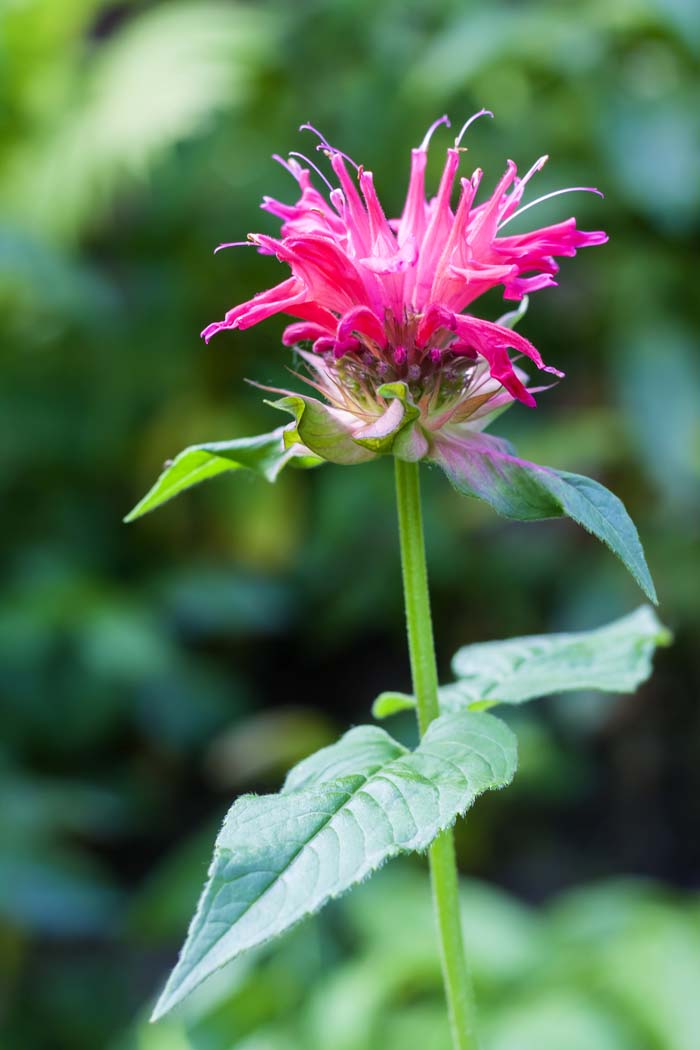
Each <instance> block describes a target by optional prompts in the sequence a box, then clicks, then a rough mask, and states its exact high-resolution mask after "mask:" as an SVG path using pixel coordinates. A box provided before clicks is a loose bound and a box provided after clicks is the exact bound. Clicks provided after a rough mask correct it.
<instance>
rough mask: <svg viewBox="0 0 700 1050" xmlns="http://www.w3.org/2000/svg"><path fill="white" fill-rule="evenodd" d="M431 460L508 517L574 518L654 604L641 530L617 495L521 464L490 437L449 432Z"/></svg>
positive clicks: (574, 476) (440, 439) (438, 442)
mask: <svg viewBox="0 0 700 1050" xmlns="http://www.w3.org/2000/svg"><path fill="white" fill-rule="evenodd" d="M431 458H432V459H433V460H434V462H436V463H437V464H438V465H439V466H440V467H442V469H443V470H444V472H445V474H446V475H447V477H448V478H449V480H450V482H451V483H452V485H453V486H454V487H455V488H456V489H457V491H458V492H461V493H462V495H465V496H474V497H476V498H477V499H482V500H484V501H485V502H486V503H489V504H490V505H491V506H492V507H493V508H494V510H496V511H497V512H498V513H499V514H502V515H503V516H504V517H506V518H515V519H517V520H518V521H538V520H541V519H543V518H560V517H563V516H568V517H569V518H572V519H573V520H574V521H576V522H578V524H579V525H583V527H584V528H585V529H587V530H588V532H591V533H592V534H593V535H594V536H597V538H598V539H599V540H602V541H603V543H605V544H606V545H607V546H608V547H609V548H610V550H611V551H612V552H613V554H616V555H617V557H618V558H619V559H620V561H621V562H622V563H623V565H625V567H626V568H627V569H628V570H629V571H630V573H631V574H632V576H633V577H634V579H635V580H636V581H637V583H638V584H639V586H640V587H641V588H642V590H643V591H644V593H645V594H646V595H647V597H648V598H650V599H651V601H653V602H656V600H657V599H656V591H655V589H654V584H653V582H652V579H651V576H650V574H649V569H648V567H647V563H646V560H645V558H644V551H643V550H642V545H641V543H640V542H639V536H638V534H637V530H636V528H635V526H634V523H633V522H632V519H631V518H630V516H629V514H628V513H627V511H626V510H625V507H624V504H623V503H622V501H621V500H619V499H618V498H617V496H615V495H613V493H612V492H610V491H609V490H608V489H606V488H605V487H604V486H603V485H601V484H600V483H599V482H597V481H593V480H592V479H591V478H586V477H583V476H582V475H580V474H570V473H569V472H568V471H563V470H552V469H551V468H550V467H540V466H538V465H537V464H536V463H529V462H528V461H527V460H523V459H518V458H517V456H515V455H514V453H513V450H512V449H511V448H510V446H509V445H508V444H507V443H506V442H505V441H502V440H500V439H498V438H494V437H491V436H489V435H486V434H476V433H469V432H464V431H463V432H462V433H456V432H447V431H445V432H443V433H442V434H440V435H439V437H438V438H437V439H436V441H435V447H434V449H433V451H432V453H431Z"/></svg>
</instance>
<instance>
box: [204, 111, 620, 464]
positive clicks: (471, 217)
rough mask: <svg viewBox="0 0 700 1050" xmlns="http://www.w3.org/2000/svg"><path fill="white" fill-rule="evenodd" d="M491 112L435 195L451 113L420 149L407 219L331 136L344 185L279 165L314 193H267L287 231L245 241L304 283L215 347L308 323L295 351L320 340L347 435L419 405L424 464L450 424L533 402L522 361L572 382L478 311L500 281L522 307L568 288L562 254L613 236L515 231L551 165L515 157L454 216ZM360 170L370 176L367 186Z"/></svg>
mask: <svg viewBox="0 0 700 1050" xmlns="http://www.w3.org/2000/svg"><path fill="white" fill-rule="evenodd" d="M485 112H486V111H484V110H482V111H481V112H480V113H477V114H475V116H474V117H472V118H471V120H469V121H467V123H466V124H465V125H464V127H463V128H462V130H461V132H460V134H459V135H458V137H457V139H456V141H455V145H454V147H452V148H450V149H448V150H447V155H446V159H445V166H444V170H443V173H442V178H441V179H440V183H439V187H438V190H437V193H436V195H435V196H434V197H433V198H432V199H428V198H427V197H426V192H425V169H426V162H427V156H428V145H429V142H430V138H431V136H432V134H433V132H434V131H435V129H436V128H437V127H438V126H439V125H440V124H442V123H449V122H448V121H447V118H446V117H443V118H441V119H440V120H438V121H436V122H435V124H433V126H432V127H431V128H430V129H429V131H428V133H427V135H426V136H425V139H424V140H423V142H422V144H421V145H420V146H419V148H418V149H414V150H413V151H412V157H411V172H410V178H409V185H408V193H407V196H406V202H405V205H404V208H403V212H402V214H401V217H400V218H399V219H387V218H386V216H385V213H384V211H383V209H382V206H381V204H380V202H379V198H378V196H377V193H376V190H375V187H374V179H373V175H372V173H371V172H369V171H365V170H364V169H363V168H362V167H357V166H356V165H354V162H352V161H350V159H349V158H348V157H346V155H345V154H343V153H341V152H340V151H339V150H337V149H334V148H333V147H332V146H330V144H329V143H328V142H327V141H326V140H325V139H324V138H323V136H321V135H319V138H320V140H321V142H320V145H319V146H318V147H317V148H319V149H321V150H323V151H324V152H325V153H326V154H327V156H328V159H329V161H330V166H331V168H332V171H333V174H334V176H335V179H336V180H337V186H336V187H335V188H334V187H332V186H331V184H330V182H327V180H326V179H325V176H324V175H323V174H322V173H321V172H320V171H319V169H318V168H316V166H315V165H313V164H312V162H311V161H308V160H307V161H306V165H307V166H304V165H302V164H300V163H299V161H298V160H297V159H295V156H301V155H300V154H296V155H295V156H292V157H290V159H289V160H288V161H282V160H281V158H276V159H278V160H280V161H281V163H283V164H284V165H285V167H286V168H287V169H288V171H289V172H290V173H291V174H292V175H293V177H294V178H295V179H296V181H297V182H298V184H299V188H300V191H301V195H300V197H299V200H298V201H297V202H296V204H292V205H289V204H283V203H281V202H280V201H277V200H274V199H273V198H271V197H265V198H264V200H263V204H262V207H263V208H264V209H265V210H266V211H268V212H271V213H272V214H273V215H275V216H277V217H278V218H279V219H281V220H282V229H281V234H280V236H279V237H271V236H268V235H267V234H262V233H253V234H250V235H249V239H248V242H244V243H252V244H254V245H256V246H257V248H258V250H259V251H260V252H262V253H264V254H274V255H276V256H277V258H278V259H279V260H280V261H281V262H284V263H286V264H287V265H288V266H289V268H290V270H291V277H289V278H288V279H287V280H285V281H282V283H281V284H278V285H276V286H275V287H274V288H271V289H269V290H267V291H265V292H261V293H259V294H258V295H256V296H255V297H254V298H253V299H251V300H250V301H248V302H245V303H242V304H241V305H239V306H236V307H234V308H233V309H232V310H229V312H228V313H227V314H226V317H225V318H224V320H223V321H219V322H215V323H213V324H210V325H208V326H207V328H205V329H204V332H203V333H202V334H203V336H204V338H205V339H206V340H207V341H208V340H209V339H210V338H211V337H212V336H213V335H215V334H216V333H218V332H220V331H223V330H225V329H236V328H238V329H245V328H250V327H251V326H252V325H255V324H258V323H259V322H260V321H263V320H265V319H266V318H268V317H270V316H272V315H274V314H278V313H284V314H289V315H291V316H292V317H294V318H295V321H294V323H292V324H290V325H289V326H288V327H287V328H286V329H285V331H284V334H283V337H282V338H283V342H284V343H285V344H286V345H287V346H298V345H299V344H302V345H304V344H305V345H306V347H307V349H306V350H305V351H304V352H303V358H304V360H305V362H306V364H307V366H308V367H309V371H310V379H309V382H311V384H312V385H313V386H315V387H316V388H317V389H319V390H320V392H321V393H322V394H323V395H324V397H325V399H326V401H327V402H328V403H329V405H330V406H331V407H332V408H333V409H334V410H335V412H336V415H335V416H334V418H335V421H336V422H338V423H340V424H342V428H343V429H344V430H345V432H346V433H349V434H351V435H354V436H355V437H359V440H360V442H362V441H363V440H364V438H365V437H366V436H367V431H368V430H369V432H370V434H373V433H374V432H375V431H377V432H382V433H383V432H384V430H386V426H387V425H389V424H390V423H391V422H393V421H395V420H396V419H398V418H399V416H401V417H402V418H404V417H405V409H406V406H407V405H409V404H410V405H412V406H413V407H414V409H415V413H414V416H413V418H414V419H415V420H416V421H417V426H416V428H414V440H413V441H412V442H411V443H410V451H409V446H406V448H405V449H404V452H405V453H406V454H407V455H410V457H411V458H414V457H415V458H421V457H422V456H423V455H426V454H428V452H429V450H430V447H431V436H432V435H433V434H435V433H436V432H439V431H441V430H442V428H444V427H446V426H448V425H451V426H455V425H457V424H465V423H468V424H469V426H470V427H474V425H476V428H477V429H481V428H482V427H483V425H484V423H485V419H486V417H487V416H488V417H490V416H491V415H492V414H493V412H494V411H495V410H500V409H502V408H503V407H504V405H507V404H510V403H512V401H513V400H515V399H517V400H518V401H521V402H523V403H524V404H526V405H529V406H533V405H534V404H535V399H534V397H533V394H532V393H531V392H530V391H529V390H528V389H527V388H526V386H525V383H526V381H527V380H526V376H525V374H524V373H523V372H522V371H521V370H520V369H519V368H517V367H516V366H515V365H514V363H513V361H512V359H511V352H512V353H514V354H516V355H519V356H524V357H526V358H529V359H530V360H531V361H532V362H534V364H535V365H536V366H537V368H538V369H541V370H543V371H544V372H549V373H552V374H553V375H555V376H561V375H562V373H561V372H560V371H558V369H556V368H554V367H552V366H549V365H545V363H544V361H543V360H542V357H541V355H540V353H539V352H538V350H537V349H536V348H535V347H534V346H533V345H532V343H531V342H529V341H528V340H527V339H525V338H524V337H523V336H522V335H519V334H517V333H515V332H514V331H512V330H511V329H510V328H509V327H506V326H505V325H504V324H499V323H494V322H492V321H489V320H485V319H483V318H480V317H477V316H475V315H474V314H473V313H471V309H470V308H471V307H472V304H473V303H474V301H475V300H476V299H478V297H479V296H481V295H483V293H484V292H486V291H488V290H489V289H491V288H494V287H496V286H498V285H501V286H502V287H503V295H504V298H506V299H512V300H516V301H517V300H522V299H523V297H524V296H526V294H529V293H531V292H534V291H538V290H539V289H542V288H546V287H548V286H550V285H553V284H555V283H556V282H555V280H554V276H555V274H556V273H557V270H558V266H557V263H556V261H555V260H556V257H557V256H569V255H575V254H576V250H577V249H578V248H580V247H584V246H587V245H594V244H602V243H603V242H604V241H605V240H607V238H606V235H605V234H604V233H602V232H600V231H596V232H592V233H590V232H584V231H582V230H579V229H578V228H577V226H576V221H575V219H573V218H571V219H567V220H566V221H564V222H560V223H557V224H556V225H553V226H547V227H543V228H540V229H537V230H534V231H532V232H530V233H524V234H508V233H507V232H504V228H505V227H507V225H508V224H509V223H510V221H511V220H512V219H513V218H515V217H516V215H518V214H519V213H520V212H522V211H524V210H527V208H529V207H531V206H532V204H526V205H524V206H523V205H522V199H523V194H524V191H525V188H526V186H527V184H528V182H529V181H530V179H531V177H532V176H533V175H534V174H535V173H536V172H537V171H539V170H540V169H541V167H542V166H543V164H544V162H545V161H546V159H547V158H546V157H541V158H540V159H539V160H538V161H537V162H536V163H535V164H534V165H533V166H532V168H530V170H529V171H528V172H527V174H526V175H524V176H523V177H522V178H519V177H518V175H517V169H516V166H515V164H513V162H512V161H509V162H508V165H507V168H506V172H505V174H504V175H503V177H502V178H501V180H500V182H499V183H498V185H497V186H496V188H495V189H494V190H493V192H492V193H491V195H490V196H489V197H487V198H485V199H484V200H483V201H481V202H477V195H478V190H479V186H480V182H481V178H482V172H481V170H480V169H477V170H476V171H475V172H474V173H473V175H472V176H471V178H461V179H460V189H459V196H458V200H457V204H456V207H455V208H454V209H453V207H452V198H453V196H454V195H455V182H456V178H457V173H458V169H459V165H460V161H461V156H462V153H463V148H462V147H461V146H460V143H461V140H462V137H463V135H464V133H465V131H466V130H467V128H468V127H469V125H470V124H471V123H472V121H473V120H475V119H476V118H477V117H479V116H482V115H483V114H484V113H485ZM304 127H306V128H309V129H310V130H312V131H315V129H313V128H310V125H304ZM315 133H316V134H317V135H318V134H319V133H318V132H315ZM302 159H304V160H306V158H302ZM349 165H350V166H351V167H354V168H356V173H355V176H354V177H353V175H351V173H350V171H349V170H348V166H349ZM312 168H313V169H314V171H316V173H317V174H318V175H319V176H320V177H321V179H323V180H324V181H326V182H327V186H328V194H327V196H325V195H324V194H323V193H321V192H320V191H319V189H317V188H316V186H314V184H313V181H312V171H311V169H312ZM574 188H575V189H584V188H587V187H574ZM558 192H567V191H558ZM593 192H598V191H597V190H594V191H593ZM547 196H551V194H548V195H547ZM532 203H533V204H534V203H538V202H537V201H535V202H532ZM229 246H230V245H221V246H220V247H229ZM467 311H469V312H467ZM309 347H310V350H309V349H308V348H309ZM397 397H398V398H399V400H400V401H401V402H402V404H403V406H404V407H403V409H399V407H398V406H394V408H393V410H392V416H391V418H389V419H384V425H383V424H382V423H379V422H378V420H379V419H382V418H384V417H385V416H386V412H387V405H388V402H389V401H391V400H392V399H395V398H397ZM307 401H308V399H307ZM285 407H290V405H289V404H287V405H286V406H285ZM377 428H378V430H377ZM388 436H389V434H388V433H387V434H384V437H388ZM370 440H371V438H370ZM382 450H387V449H386V448H384V449H382ZM392 450H393V451H396V450H395V449H392ZM375 451H376V450H375ZM399 454H401V453H400V452H399ZM343 461H346V460H343Z"/></svg>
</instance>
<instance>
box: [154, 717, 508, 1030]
mask: <svg viewBox="0 0 700 1050" xmlns="http://www.w3.org/2000/svg"><path fill="white" fill-rule="evenodd" d="M516 764H517V752H516V741H515V737H514V736H513V733H512V732H511V731H510V729H509V728H508V727H507V726H506V725H505V724H504V723H503V722H501V721H500V720H499V719H497V718H494V717H493V716H492V715H488V714H483V713H477V712H471V711H463V712H460V713H457V714H452V715H444V716H442V717H440V718H438V719H436V720H435V721H434V722H433V723H432V725H431V726H430V727H429V729H428V731H427V733H426V734H425V736H424V737H423V739H422V741H421V743H420V744H419V745H418V747H417V748H416V750H415V751H408V750H407V749H406V748H405V747H403V746H402V745H401V744H399V743H397V741H395V740H394V739H392V737H390V736H389V735H388V733H386V732H385V731H384V730H383V729H380V728H379V727H377V726H360V727H358V728H356V729H351V730H350V731H349V732H348V733H346V734H345V735H344V736H343V737H342V738H341V739H340V740H339V741H338V742H337V743H336V744H333V745H331V746H330V747H327V748H324V749H323V750H321V751H319V752H317V753H316V754H314V755H312V756H311V757H310V758H307V759H305V760H304V761H303V762H301V763H300V764H299V765H297V766H296V767H295V768H294V769H292V771H291V772H290V773H289V775H288V777H287V781H286V783H285V785H284V787H283V789H282V791H281V792H280V793H279V794H276V795H264V796H254V795H246V796H243V797H242V798H240V799H238V801H237V802H235V803H234V805H233V806H232V808H231V810H230V811H229V814H228V816H227V817H226V820H225V822H224V825H223V828H222V830H221V832H220V834H219V837H218V839H217V842H216V846H215V849H214V858H213V861H212V864H211V868H210V870H209V878H208V881H207V884H206V886H205V888H204V892H203V894H202V897H201V900H200V902H199V906H198V908H197V912H196V914H195V916H194V919H193V921H192V924H191V926H190V930H189V933H188V935H187V940H186V942H185V945H184V948H183V950H182V953H181V955H180V958H179V961H178V963H177V965H176V967H175V969H174V970H173V972H172V974H171V976H170V979H169V980H168V983H167V985H166V987H165V989H164V991H163V993H162V995H161V997H160V999H159V1001H158V1003H157V1005H156V1008H155V1011H154V1015H153V1017H154V1019H156V1018H158V1017H160V1016H162V1015H163V1014H164V1013H166V1012H167V1011H168V1010H170V1009H171V1007H173V1006H174V1005H175V1004H176V1003H178V1002H179V1001H180V1000H181V999H183V998H184V997H185V996H186V995H187V994H188V993H189V992H190V991H192V989H193V988H195V987H196V986H197V985H198V984H199V983H200V982H201V981H202V980H204V979H205V978H206V977H208V976H209V975H210V974H211V973H213V972H214V971H215V970H217V969H219V967H221V966H223V965H224V964H225V963H227V962H229V961H230V960H231V959H233V958H235V957H236V956H237V955H239V954H240V953H241V952H243V951H246V950H247V949H250V948H253V947H255V946H256V945H259V944H262V943H263V942H265V941H267V940H269V939H270V938H271V937H275V936H277V935H278V934H280V933H282V932H284V931H285V930H287V929H289V927H291V926H292V925H294V924H295V923H296V922H298V921H299V920H300V919H302V918H304V917H305V916H307V915H309V914H311V913H312V912H315V911H317V910H318V909H319V908H320V907H321V906H322V905H323V904H324V903H325V902H326V901H328V900H329V899H330V898H332V897H336V896H338V895H339V894H340V893H342V892H343V891H344V890H346V889H348V888H349V887H350V886H352V885H354V884H355V883H357V882H359V881H360V880H361V879H363V878H364V877H365V876H367V875H369V874H370V873H371V872H373V871H375V870H376V869H377V868H378V867H379V866H380V865H381V864H383V863H384V861H386V860H388V859H389V858H390V857H393V856H395V855H396V854H398V853H402V852H407V851H414V850H424V849H426V848H427V847H428V845H429V844H430V842H431V841H432V840H433V839H434V838H435V836H436V835H437V834H438V833H439V832H440V831H442V830H444V829H445V828H447V827H449V826H450V825H451V824H452V823H453V822H454V820H455V819H456V818H457V816H459V815H460V814H461V813H464V811H465V810H466V809H467V808H468V807H469V806H470V805H471V804H472V803H473V802H474V800H475V799H476V798H477V796H478V795H480V794H482V793H483V792H484V791H487V790H489V789H491V788H500V787H504V786H505V785H506V784H508V783H510V781H511V780H512V778H513V776H514V774H515V769H516Z"/></svg>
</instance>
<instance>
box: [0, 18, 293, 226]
mask: <svg viewBox="0 0 700 1050" xmlns="http://www.w3.org/2000/svg"><path fill="white" fill-rule="evenodd" d="M36 6H38V7H44V8H46V7H48V4H46V3H44V4H38V5H36ZM87 6H88V12H87V13H89V7H90V6H92V7H97V6H98V5H97V4H94V3H93V4H90V5H87ZM20 12H21V9H20ZM5 18H6V20H7V21H8V22H9V29H10V32H11V31H12V29H13V23H15V22H21V18H22V15H21V13H20V14H19V16H18V15H17V14H14V13H13V12H12V11H10V12H9V13H8V14H7V15H6V16H5ZM57 28H58V27H57ZM273 39H274V24H273V23H272V21H271V20H270V19H269V18H268V17H266V15H265V13H264V12H262V11H256V10H254V9H252V8H247V7H244V6H239V5H236V6H235V7H232V6H231V5H229V4H224V3H218V2H216V0H214V2H205V3H191V2H189V0H179V2H176V3H173V4H161V5H159V6H157V7H155V8H153V9H151V10H146V11H144V12H143V14H142V15H141V16H140V17H139V18H135V19H130V20H128V21H127V22H126V24H125V25H124V27H123V28H122V29H120V30H119V31H118V32H116V33H115V34H113V35H112V36H111V37H110V38H109V39H108V40H107V41H106V43H105V44H104V45H103V46H102V47H100V48H97V49H94V50H89V49H87V48H80V49H79V53H78V56H76V57H79V59H80V61H78V62H76V63H75V65H73V66H72V67H71V66H67V65H66V63H65V62H64V61H63V56H62V54H61V53H60V52H58V51H57V52H54V53H51V54H50V61H51V62H52V64H53V68H51V67H49V68H48V69H47V68H45V69H42V70H40V76H41V81H40V84H39V86H38V88H35V93H36V94H37V95H38V96H39V98H40V100H41V109H42V112H41V119H40V120H37V121H36V126H35V127H34V128H32V129H31V131H30V133H29V134H28V135H27V137H26V140H25V141H24V142H23V143H22V146H21V148H19V149H18V150H17V152H16V154H15V155H14V156H13V157H12V158H11V163H10V164H9V166H8V168H7V170H6V172H5V178H4V180H2V183H0V189H1V190H2V193H3V196H4V197H5V199H6V201H7V202H9V203H10V204H11V205H13V206H14V209H15V217H17V216H18V215H19V216H21V217H22V218H23V219H24V220H25V221H26V222H27V223H28V224H29V225H31V226H32V227H34V228H39V229H41V230H43V231H48V232H50V233H51V235H52V236H54V237H56V238H59V239H65V238H69V239H72V238H74V237H76V236H77V235H79V234H80V232H81V231H82V230H84V229H85V228H90V227H92V226H94V224H95V221H96V219H98V218H101V217H102V216H104V215H105V214H108V213H109V210H110V208H111V207H113V204H114V200H115V197H116V195H117V193H118V192H123V187H124V184H125V183H128V182H129V181H131V180H134V179H137V180H138V179H143V178H144V176H145V175H146V174H147V173H149V172H150V170H151V169H152V168H153V167H154V166H155V164H156V163H157V162H158V161H159V160H160V159H161V158H162V157H163V155H164V153H166V152H167V151H168V150H170V149H172V148H173V146H175V145H177V144H178V143H180V142H182V141H183V140H185V139H187V138H189V137H191V136H192V135H193V134H196V133H197V132H199V131H200V129H201V128H202V127H203V126H205V125H206V123H207V122H208V121H209V120H211V118H212V117H213V116H214V114H216V113H217V112H218V111H220V110H222V109H224V108H225V109H228V108H230V106H231V105H232V103H238V104H240V103H241V102H243V101H244V100H245V99H246V97H247V95H248V92H249V84H250V79H251V73H252V72H254V71H255V70H256V68H257V67H258V66H259V64H260V62H261V61H262V60H263V58H264V55H265V52H266V51H267V50H268V49H269V47H270V46H271V44H272V42H273ZM80 52H83V53H82V54H80ZM52 74H53V79H54V81H55V80H56V79H58V81H59V84H60V89H59V90H53V91H50V86H51V80H52ZM28 205H30V209H29V210H28V209H27V206H28Z"/></svg>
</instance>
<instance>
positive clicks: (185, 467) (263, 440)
mask: <svg viewBox="0 0 700 1050" xmlns="http://www.w3.org/2000/svg"><path fill="white" fill-rule="evenodd" d="M294 459H296V460H298V461H299V460H301V462H302V463H303V464H304V465H305V466H313V465H315V463H316V462H320V461H319V460H314V457H312V456H309V455H308V453H307V452H306V451H305V450H303V449H300V448H299V446H298V445H294V444H291V445H289V446H286V445H285V442H284V427H279V428H278V429H277V430H273V431H272V433H270V434H261V435H259V436H258V437H253V438H235V439H234V440H233V441H215V442H211V443H210V444H208V445H193V446H191V447H190V448H186V449H184V450H183V451H182V452H180V453H179V454H178V455H177V456H176V457H175V459H174V460H172V462H170V463H167V464H166V466H165V469H164V470H163V473H162V474H161V475H160V477H159V478H158V480H157V481H156V483H155V485H154V486H153V488H152V489H151V490H150V492H147V493H146V495H145V496H144V497H143V499H142V500H140V502H139V503H137V504H136V506H135V507H134V509H133V510H132V511H131V512H130V513H129V514H127V516H126V518H125V519H124V521H126V522H130V521H135V520H136V518H140V517H141V516H142V515H144V514H148V512H149V511H151V510H155V509H156V507H160V505H161V504H162V503H167V501H168V500H170V499H172V498H173V496H177V495H178V493H180V492H184V490H185V489H189V488H192V486H193V485H199V483H200V482H201V481H207V480H208V479H209V478H213V477H216V476H217V475H218V474H225V473H226V472H227V471H231V470H250V471H252V472H253V473H255V474H258V475H259V476H260V477H263V478H265V480H266V481H275V480H276V479H277V476H278V475H279V472H280V471H281V470H283V469H284V467H285V466H286V465H287V463H289V462H290V460H294Z"/></svg>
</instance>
